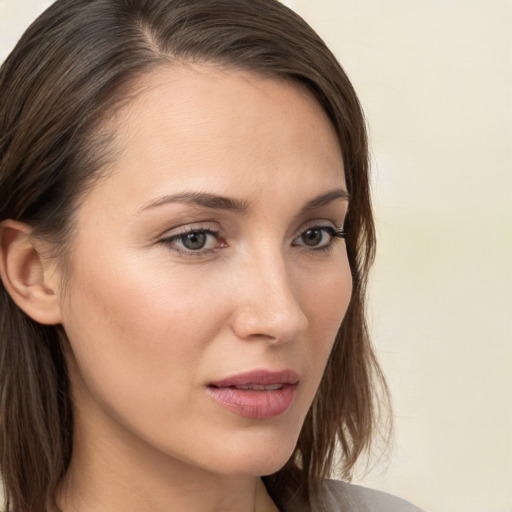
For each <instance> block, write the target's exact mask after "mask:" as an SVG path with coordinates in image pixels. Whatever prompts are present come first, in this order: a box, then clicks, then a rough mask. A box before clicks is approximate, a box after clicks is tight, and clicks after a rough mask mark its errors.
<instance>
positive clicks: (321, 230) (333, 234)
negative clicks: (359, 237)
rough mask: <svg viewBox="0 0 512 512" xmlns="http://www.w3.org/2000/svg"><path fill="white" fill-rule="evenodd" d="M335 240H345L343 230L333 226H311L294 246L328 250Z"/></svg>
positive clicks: (298, 238)
mask: <svg viewBox="0 0 512 512" xmlns="http://www.w3.org/2000/svg"><path fill="white" fill-rule="evenodd" d="M335 238H345V233H344V232H343V230H342V229H339V228H335V227H333V226H311V227H310V228H308V229H306V231H304V232H302V233H301V234H300V235H299V236H298V237H297V238H296V239H295V240H294V241H293V245H302V246H305V247H311V248H312V249H327V248H329V247H330V246H331V244H332V243H333V240H334V239H335Z"/></svg>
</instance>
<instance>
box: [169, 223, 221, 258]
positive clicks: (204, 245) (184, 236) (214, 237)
mask: <svg viewBox="0 0 512 512" xmlns="http://www.w3.org/2000/svg"><path fill="white" fill-rule="evenodd" d="M161 242H162V243H164V244H166V245H170V246H171V248H172V249H174V250H175V251H178V252H184V253H199V254H201V253H206V252H209V251H212V250H214V249H216V248H218V247H223V246H224V245H225V244H224V243H223V242H222V241H220V240H219V233H218V232H216V231H213V230H211V229H203V228H199V229H190V230H188V231H182V232H181V233H176V234H175V235H172V236H169V237H167V238H164V239H162V240H161Z"/></svg>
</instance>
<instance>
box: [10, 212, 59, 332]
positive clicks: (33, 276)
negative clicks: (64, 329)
mask: <svg viewBox="0 0 512 512" xmlns="http://www.w3.org/2000/svg"><path fill="white" fill-rule="evenodd" d="M31 234H32V228H31V227H30V226H28V225H27V224H23V223H22V222H17V221H13V220H5V221H3V222H1V223H0V277H1V278H2V281H3V283H4V286H5V288H6V290H7V292H8V293H9V295H10V296H11V297H12V299H13V300H14V302H15V303H16V304H17V305H18V306H19V307H20V308H21V309H22V310H23V311H24V312H25V313H26V314H27V315H28V316H29V317H31V318H32V319H33V320H35V321H36V322H39V323H41V324H46V325H53V324H59V323H61V309H60V302H59V294H58V291H59V276H58V273H57V271H56V264H55V261H54V260H51V259H49V258H48V257H45V255H44V253H43V248H44V246H43V243H42V242H40V241H36V240H35V239H34V238H33V237H32V236H31Z"/></svg>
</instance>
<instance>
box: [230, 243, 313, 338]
mask: <svg viewBox="0 0 512 512" xmlns="http://www.w3.org/2000/svg"><path fill="white" fill-rule="evenodd" d="M269 245H270V244H265V245H262V246H260V248H259V250H257V251H254V252H252V253H251V254H250V256H249V257H247V258H246V260H245V262H244V265H243V268H244V270H243V272H244V275H245V276H246V277H245V278H244V280H243V281H244V289H242V290H241V293H240V299H241V300H240V303H239V307H238V310H237V314H236V319H235V324H234V325H235V331H236V332H237V334H238V335H239V336H240V337H242V338H249V337H255V336H256V337H257V336H259V337H266V338H269V339H272V340H274V341H275V342H278V341H281V342H284V341H287V340H289V339H292V338H293V337H295V336H297V335H298V334H299V333H300V332H301V331H303V330H305V329H306V327H307V324H308V321H307V317H306V315H305V313H304V311H303V309H302V305H301V303H300V297H299V293H298V292H299V289H298V287H294V286H293V284H294V283H293V281H292V279H293V276H292V275H291V272H290V264H289V263H288V262H287V260H286V258H285V255H284V254H283V251H282V250H281V249H280V248H278V247H276V245H277V244H275V245H273V246H272V247H270V246H269Z"/></svg>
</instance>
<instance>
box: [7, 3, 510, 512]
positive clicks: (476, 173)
mask: <svg viewBox="0 0 512 512" xmlns="http://www.w3.org/2000/svg"><path fill="white" fill-rule="evenodd" d="M49 3H50V2H48V1H41V0H30V1H29V0H0V61H1V60H3V58H4V57H5V56H6V54H7V53H8V51H9V50H10V48H11V47H12V46H13V45H14V43H15V41H16V39H17V38H18V37H19V36H20V35H21V32H22V31H23V30H24V28H25V27H26V26H27V25H28V23H29V22H30V21H31V20H32V19H33V18H34V17H35V16H36V15H37V14H38V13H39V12H40V11H41V10H42V9H43V8H44V7H46V6H47V5H48V4H49ZM285 3H287V4H288V5H290V6H291V7H293V8H294V9H295V10H296V11H297V12H299V13H300V14H302V15H303V16H304V17H305V18H306V19H307V20H308V21H309V22H310V23H311V25H312V26H313V27H314V28H315V29H316V30H317V31H318V32H319V33H320V34H321V35H322V36H323V37H324V38H325V39H326V41H327V42H328V44H329V45H330V46H331V48H332V49H333V50H334V52H335V53H336V55H337V56H338V58H339V59H340V61H341V62H342V64H343V66H344V67H345V69H346V71H347V73H348V74H349V76H350V77H351V79H352V81H353V83H354V85H355V87H356V89H357V91H358V92H359V95H360V99H361V101H362V103H363V106H364V108H365V111H366V113H367V117H368V121H369V125H370V134H371V145H372V153H373V160H374V165H373V169H374V190H375V207H376V214H377V221H378V232H379V253H378V259H377V264H376V267H375V270H374V273H373V281H372V286H371V290H370V291H371V297H372V301H371V323H372V331H373V336H374V340H375V344H376V346H377V350H378V352H379V355H380V357H381V360H382V363H383V366H384V369H385V372H386V374H387V376H388V379H389V382H390V385H391V388H392V392H393V396H394V402H395V416H396V441H395V448H394V451H393V453H392V455H391V457H390V459H389V460H388V461H387V462H386V463H383V462H381V463H378V464H377V465H376V466H375V467H374V469H373V470H372V471H370V473H369V474H367V475H366V476H365V477H364V478H362V479H359V481H361V482H362V483H364V484H365V485H370V486H373V487H377V488H381V489H384V490H388V491H389V492H392V493H395V494H399V495H402V496H404V497H406V498H408V499H410V500H411V501H414V502H416V503H418V504H419V505H421V506H422V507H424V508H425V509H426V510H428V511H430V512H512V336H511V331H512V314H511V309H512V264H511V262H512V149H511V147H512V88H511V84H512V1H507V0H459V1H455V0H388V1H385V0H357V1H356V0H353V1H351V2H349V1H346V0H292V1H288V2H285Z"/></svg>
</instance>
